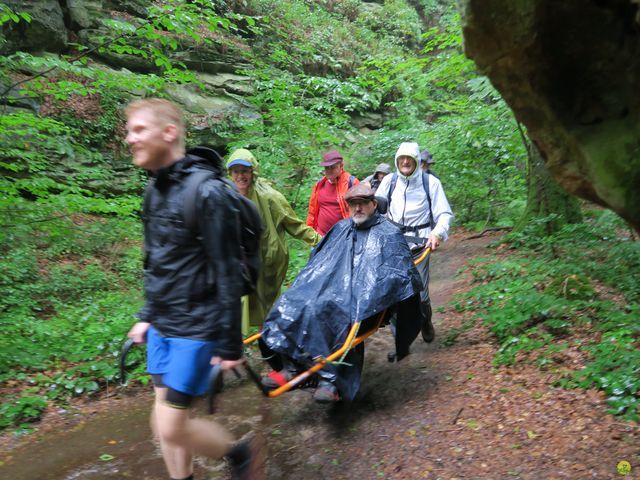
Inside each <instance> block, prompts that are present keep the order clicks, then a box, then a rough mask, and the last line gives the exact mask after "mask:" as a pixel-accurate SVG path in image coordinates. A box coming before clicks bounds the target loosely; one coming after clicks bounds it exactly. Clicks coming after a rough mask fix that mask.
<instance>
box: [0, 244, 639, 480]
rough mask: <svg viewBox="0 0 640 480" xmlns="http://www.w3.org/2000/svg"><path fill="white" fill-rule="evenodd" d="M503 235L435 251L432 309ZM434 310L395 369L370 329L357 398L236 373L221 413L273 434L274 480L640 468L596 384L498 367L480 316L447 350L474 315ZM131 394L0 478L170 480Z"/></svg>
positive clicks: (206, 468)
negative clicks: (330, 399)
mask: <svg viewBox="0 0 640 480" xmlns="http://www.w3.org/2000/svg"><path fill="white" fill-rule="evenodd" d="M494 239H495V236H494V237H483V238H480V239H474V240H468V241H463V240H462V238H461V235H459V236H454V237H453V238H452V239H450V240H449V242H447V244H446V245H445V246H444V248H442V249H441V250H440V251H438V252H437V253H436V254H434V255H433V258H432V267H431V272H432V279H431V284H430V286H431V288H430V290H431V296H432V302H433V304H434V305H435V306H436V308H437V307H438V306H446V305H447V302H448V301H449V299H450V298H451V296H452V295H453V294H454V293H456V292H458V291H461V290H465V289H467V288H468V287H469V284H470V281H469V279H468V278H467V279H465V276H464V275H462V276H460V275H457V272H458V271H459V270H460V269H462V267H463V265H464V263H465V262H466V261H467V260H469V259H471V258H474V257H476V256H478V255H483V254H485V253H487V251H486V249H485V246H486V245H487V244H488V243H489V242H490V241H491V240H494ZM434 319H435V325H436V331H437V332H438V337H437V341H436V342H434V344H432V345H427V344H425V343H423V342H422V340H421V339H418V340H416V342H415V343H414V345H413V346H412V355H410V356H409V357H407V358H406V359H405V360H403V361H402V362H400V363H397V364H391V363H388V362H387V352H388V351H390V350H391V349H392V339H391V336H390V334H389V332H388V331H385V330H384V329H383V330H381V331H380V332H378V333H377V334H376V335H374V336H373V337H371V339H370V340H369V341H368V342H367V344H366V354H365V368H364V375H363V379H362V386H361V390H360V392H359V394H358V396H357V398H356V400H355V401H354V402H353V403H351V404H349V405H340V406H335V407H326V406H321V405H317V404H315V403H314V402H313V401H312V399H311V392H309V391H294V392H291V393H288V394H285V395H284V396H282V397H279V398H276V399H271V400H269V399H265V398H263V397H262V396H261V394H260V393H259V392H258V390H257V389H256V388H255V386H254V385H253V384H251V383H249V382H248V381H240V382H239V381H237V380H231V381H230V382H228V385H227V388H226V390H225V392H223V394H222V395H221V396H220V398H219V400H220V401H219V404H218V412H217V413H216V414H215V415H214V416H213V418H214V419H216V420H217V421H220V422H221V423H223V424H224V425H226V426H228V427H229V428H230V429H231V430H232V431H234V432H235V433H236V435H237V436H242V435H244V434H246V433H248V432H254V433H256V434H257V435H258V436H259V437H260V438H262V439H264V441H265V444H266V448H265V454H266V458H267V461H266V467H265V474H266V477H267V478H268V479H270V480H276V479H277V480H280V479H285V480H286V479H292V480H293V479H296V480H298V479H303V480H324V479H331V480H342V479H344V480H370V479H383V478H385V479H394V480H409V479H411V480H412V479H434V480H436V479H483V480H484V479H490V480H491V479H504V478H513V479H535V480H538V479H555V478H557V479H564V478H567V479H576V478H579V479H584V478H596V479H601V478H607V479H608V478H612V479H613V478H620V475H619V474H618V473H617V471H616V466H617V464H618V463H619V462H620V461H629V462H630V464H631V465H632V467H633V468H634V472H633V473H634V474H635V473H636V471H635V469H636V468H637V469H640V447H638V445H640V434H639V432H638V429H637V426H635V425H632V424H625V423H622V422H621V421H619V420H618V419H617V418H615V417H612V416H611V415H609V414H607V413H606V404H605V402H604V399H603V396H602V394H601V393H600V392H595V391H586V392H585V391H567V390H563V389H559V388H554V387H552V385H551V383H552V376H551V375H550V373H549V372H542V371H540V370H539V369H538V368H536V367H535V366H528V365H523V366H517V367H513V368H509V369H507V368H501V369H496V368H495V367H494V366H493V365H492V360H493V356H494V355H495V351H496V347H495V345H494V344H493V341H492V339H491V337H490V336H489V335H488V334H487V332H486V331H484V329H483V328H482V327H481V325H476V327H474V328H473V329H472V330H469V331H468V332H465V333H464V334H462V335H460V337H459V338H458V341H457V342H456V344H455V345H453V346H451V347H446V348H445V347H443V346H442V345H441V344H440V343H439V340H440V341H441V340H442V338H444V337H445V336H446V333H447V331H451V329H452V328H454V327H460V325H461V324H462V322H464V321H467V320H468V318H466V317H464V316H463V314H457V313H455V312H453V311H451V310H450V309H449V310H447V311H446V313H438V311H437V310H436V312H435V314H434ZM575 368H579V365H578V366H575ZM130 393H131V392H130V391H129V394H125V395H119V396H116V397H114V398H112V399H110V400H108V401H107V402H101V405H103V408H99V409H97V410H96V412H97V413H91V412H89V413H87V411H86V408H85V409H84V410H83V413H82V414H80V415H79V416H78V417H77V418H79V419H80V420H78V419H76V420H72V421H66V422H65V421H62V422H59V425H60V427H59V429H58V430H57V431H53V430H51V429H49V430H46V429H44V428H43V429H42V430H41V431H42V432H45V433H44V434H43V435H42V438H41V439H39V440H37V441H31V442H29V443H27V444H26V445H23V446H20V447H15V448H13V449H12V450H11V451H9V452H4V454H3V455H2V461H3V462H4V464H3V465H2V466H0V478H2V479H5V478H6V479H12V480H31V479H43V480H48V479H51V480H54V479H55V480H72V479H86V480H111V479H127V478H131V479H142V480H145V479H146V480H164V479H166V478H167V477H166V474H165V470H164V466H163V464H162V459H161V457H160V455H159V452H158V450H157V449H156V446H155V445H154V443H153V441H152V440H151V434H150V430H149V427H148V421H147V416H148V412H149V408H150V404H151V401H152V398H151V395H150V393H147V392H138V393H135V394H130ZM200 411H201V412H203V413H202V415H204V405H201V406H200ZM65 429H68V430H69V431H64V430H65ZM195 473H196V478H197V479H198V480H202V479H207V480H222V479H227V478H228V471H227V469H226V465H225V464H224V463H222V462H215V461H210V460H202V459H198V461H197V463H196V467H195ZM633 478H636V477H635V476H634V477H633Z"/></svg>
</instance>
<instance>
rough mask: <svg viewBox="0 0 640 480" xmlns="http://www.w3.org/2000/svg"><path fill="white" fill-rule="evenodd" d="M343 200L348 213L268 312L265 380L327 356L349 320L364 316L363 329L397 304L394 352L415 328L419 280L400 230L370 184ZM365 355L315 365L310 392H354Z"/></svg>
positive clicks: (281, 378) (346, 395)
mask: <svg viewBox="0 0 640 480" xmlns="http://www.w3.org/2000/svg"><path fill="white" fill-rule="evenodd" d="M345 200H346V202H347V204H348V206H349V210H350V214H351V218H347V219H344V220H342V221H340V222H338V223H337V224H336V225H335V226H334V227H333V228H332V229H331V230H330V231H329V232H328V233H327V235H326V236H325V237H324V238H323V239H322V241H321V242H320V243H319V244H318V246H317V247H316V248H315V249H314V251H313V252H312V254H311V258H310V259H309V262H308V263H307V265H306V266H305V267H304V268H303V269H302V270H301V271H300V273H299V274H298V277H297V278H296V280H295V281H294V282H293V284H292V285H291V287H290V288H289V289H288V290H287V291H286V292H285V293H283V294H282V295H281V296H280V298H279V299H278V300H277V302H276V304H275V305H274V307H273V308H272V309H271V311H270V312H269V314H268V315H267V318H266V321H265V324H264V328H263V331H262V338H261V348H262V350H263V354H264V355H265V357H267V358H268V359H269V363H270V364H271V366H272V367H273V368H274V370H275V371H274V372H271V374H270V375H269V376H267V377H264V378H263V384H264V385H265V386H267V387H269V388H275V387H277V386H278V385H281V384H283V383H286V381H288V380H290V379H291V378H293V376H294V375H295V372H296V371H298V370H303V369H307V368H309V367H310V366H311V365H313V363H314V362H313V359H314V358H316V357H318V356H322V357H327V356H329V355H330V354H331V353H332V352H334V351H336V350H337V349H338V348H339V347H340V346H341V345H343V344H344V342H345V340H346V338H347V334H348V332H349V330H350V328H351V326H352V325H353V324H354V322H357V321H360V322H362V324H361V328H360V332H363V331H365V330H366V329H367V328H370V327H371V324H372V323H373V320H374V319H375V318H377V315H378V314H379V313H380V312H382V311H384V310H385V309H390V308H391V307H394V306H395V311H396V314H397V315H396V318H397V320H396V325H395V329H394V330H395V342H396V358H397V359H398V360H400V359H402V358H403V357H405V356H406V355H408V353H409V345H411V343H412V342H413V340H414V339H415V338H416V336H417V334H418V332H419V331H420V324H421V322H420V320H421V318H420V315H421V313H420V291H421V290H422V288H423V286H422V281H421V279H420V275H419V274H418V271H417V270H416V268H415V266H414V265H413V261H412V258H411V252H410V250H409V246H408V245H407V242H406V241H405V239H404V237H403V235H402V233H400V230H399V229H398V228H397V227H396V226H394V225H392V224H391V223H390V222H388V221H387V220H386V219H385V218H384V217H383V216H382V215H380V214H379V213H378V212H377V201H376V199H375V197H374V192H373V190H372V189H371V187H370V186H368V185H367V184H359V185H356V186H354V187H352V188H351V189H350V190H349V191H348V192H347V193H346V194H345ZM360 352H362V349H360ZM362 361H363V356H362V354H358V348H355V349H352V350H350V351H349V353H348V354H347V356H346V357H345V359H344V361H343V362H341V364H340V365H332V364H327V365H326V366H325V367H324V368H323V369H322V370H320V371H319V372H318V375H319V376H320V381H319V383H318V388H317V389H316V391H315V392H314V399H315V400H316V401H318V402H320V403H328V402H333V401H337V400H339V399H341V398H343V399H346V400H352V399H353V398H354V396H355V394H356V393H357V391H358V388H359V386H360V374H361V370H362Z"/></svg>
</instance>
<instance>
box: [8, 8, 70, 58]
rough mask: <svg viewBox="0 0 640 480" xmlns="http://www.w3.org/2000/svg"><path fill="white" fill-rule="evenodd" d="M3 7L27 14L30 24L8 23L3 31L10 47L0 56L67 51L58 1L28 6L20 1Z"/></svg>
mask: <svg viewBox="0 0 640 480" xmlns="http://www.w3.org/2000/svg"><path fill="white" fill-rule="evenodd" d="M4 3H5V4H6V5H7V6H8V7H9V8H11V9H12V10H14V11H18V12H27V13H28V14H29V15H30V16H31V22H29V23H26V22H19V23H13V22H7V23H5V24H4V25H3V26H2V28H3V33H4V35H5V37H6V39H7V43H6V44H5V45H3V47H2V52H0V53H7V52H11V51H15V50H18V49H20V50H25V51H27V52H34V51H35V52H37V51H44V50H46V51H48V52H60V51H62V50H63V49H64V48H65V47H66V45H67V30H66V27H65V24H64V14H63V11H62V7H61V6H60V3H59V2H58V1H57V0H38V1H37V2H30V3H29V4H28V5H25V2H21V1H18V0H5V1H4Z"/></svg>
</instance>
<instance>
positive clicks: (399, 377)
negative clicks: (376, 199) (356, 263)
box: [0, 241, 486, 480]
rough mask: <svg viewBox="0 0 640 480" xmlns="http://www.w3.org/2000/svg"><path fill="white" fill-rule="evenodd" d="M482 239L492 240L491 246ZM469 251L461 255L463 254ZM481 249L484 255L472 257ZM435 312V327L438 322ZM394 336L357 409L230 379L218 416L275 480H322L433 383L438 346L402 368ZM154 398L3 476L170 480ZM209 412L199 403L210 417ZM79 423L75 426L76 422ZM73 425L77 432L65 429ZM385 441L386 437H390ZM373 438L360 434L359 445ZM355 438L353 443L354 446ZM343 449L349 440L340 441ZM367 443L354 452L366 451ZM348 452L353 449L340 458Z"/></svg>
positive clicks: (70, 435)
mask: <svg viewBox="0 0 640 480" xmlns="http://www.w3.org/2000/svg"><path fill="white" fill-rule="evenodd" d="M483 243H486V241H485V242H483ZM463 247H465V246H464V245H463V246H460V245H459V243H458V242H455V241H454V242H450V246H445V248H442V249H441V251H439V252H438V253H437V254H436V255H434V256H433V258H432V260H431V261H432V266H431V272H432V273H431V295H432V301H433V302H434V304H435V305H442V304H444V303H446V301H447V300H448V297H449V296H450V292H451V285H452V282H453V277H454V274H455V272H456V270H457V269H458V268H459V267H460V266H461V265H462V261H463V258H467V257H468V256H469V252H464V253H465V254H463V255H456V250H457V249H460V248H463ZM460 253H462V252H460ZM474 253H476V252H475V251H474ZM437 316H438V314H437V313H436V322H437ZM392 345H393V344H392V338H391V335H390V333H389V332H388V331H386V329H382V330H381V331H380V332H378V333H377V334H376V335H375V336H374V337H372V338H371V340H370V341H368V342H367V344H366V355H365V357H366V364H365V369H364V375H363V381H362V388H361V391H360V393H359V395H358V397H357V398H356V400H355V401H354V402H353V403H351V404H349V405H339V406H335V407H334V406H330V407H327V406H321V405H317V404H315V403H314V402H313V400H312V399H311V391H304V390H302V391H294V392H291V393H288V394H285V395H284V396H282V397H279V398H276V399H265V398H263V397H262V396H261V395H260V393H259V392H258V390H257V389H256V388H255V386H254V385H253V384H251V383H250V382H248V381H237V380H234V379H232V380H231V381H230V382H227V386H226V389H225V392H224V393H223V394H222V395H220V397H219V399H218V407H217V413H216V414H215V415H214V416H213V417H212V418H213V419H215V420H216V421H219V422H221V423H222V424H224V425H225V426H227V427H228V428H230V429H231V430H232V431H233V432H234V433H236V435H237V436H242V435H244V434H246V433H247V432H255V433H257V434H258V435H260V436H261V437H262V438H264V439H265V440H266V442H265V443H266V445H267V447H266V452H265V453H266V456H267V458H268V461H267V465H266V470H267V477H268V478H270V479H287V478H291V479H294V478H295V479H300V478H304V479H323V478H327V477H326V475H325V474H326V472H324V470H325V468H324V467H325V466H326V464H327V463H328V464H329V465H333V466H337V465H338V464H339V462H340V461H342V460H338V459H337V458H335V453H337V452H336V451H335V448H336V439H342V440H345V439H349V438H351V437H353V436H354V434H355V433H356V432H358V431H359V430H360V426H361V425H362V424H366V423H367V422H368V421H369V417H370V415H371V414H372V413H373V412H377V413H378V414H381V413H384V412H385V411H386V410H393V406H394V405H396V404H398V403H403V402H406V401H407V400H408V399H410V398H412V397H413V396H415V395H416V393H417V390H416V388H415V386H416V384H420V385H421V388H420V390H423V389H424V388H425V386H426V387H427V389H428V386H429V385H430V384H431V383H433V382H434V376H433V366H432V365H429V362H428V356H426V355H425V354H426V353H427V352H428V351H429V349H430V348H433V347H431V346H427V345H426V344H424V343H423V342H422V340H421V339H418V340H416V342H415V344H414V347H413V351H415V352H416V354H415V355H413V356H412V357H409V358H408V359H407V360H404V361H403V362H401V363H399V364H390V363H388V361H387V352H389V351H391V350H392ZM151 401H152V398H151V395H146V394H143V395H136V396H133V397H129V396H126V395H125V396H123V397H122V398H121V399H119V400H112V401H111V402H110V403H111V407H110V409H109V410H107V411H103V412H100V413H98V414H95V415H93V416H92V417H91V418H88V419H86V420H83V421H81V422H79V423H77V424H75V425H74V426H73V427H65V426H64V425H63V426H61V428H60V430H59V431H57V432H55V433H53V432H52V433H50V434H48V435H47V436H46V437H45V438H44V439H42V440H40V441H37V442H35V443H31V444H28V445H25V446H23V447H18V448H16V449H14V450H13V451H11V452H10V453H9V455H8V456H6V457H5V458H4V461H5V463H4V465H3V466H2V467H0V476H1V477H2V478H7V479H9V478H11V479H13V480H21V479H24V480H27V479H41V480H48V479H51V480H73V479H86V480H107V479H109V480H110V479H120V478H135V479H147V480H152V479H153V480H155V479H165V478H166V474H165V470H164V466H163V464H162V460H161V457H160V454H159V451H158V449H157V448H156V445H155V444H154V442H153V441H152V440H151V435H150V430H149V426H148V413H149V408H150V404H151ZM204 410H205V406H204V404H203V405H201V406H200V411H201V412H202V414H203V415H204ZM72 424H73V422H72ZM67 428H70V430H69V431H61V430H66V429H67ZM381 435H382V436H379V437H378V439H382V440H384V434H381ZM365 440H366V441H367V442H369V443H371V440H372V439H365V438H354V440H353V441H355V442H357V444H362V443H364V442H365ZM348 441H351V440H348ZM340 443H342V441H341V442H340ZM360 448H361V445H357V446H356V449H357V450H360ZM341 453H345V452H341ZM196 473H197V478H206V479H210V480H214V479H223V478H227V470H226V467H225V465H224V463H222V462H213V461H209V460H204V459H199V460H198V462H197V465H196Z"/></svg>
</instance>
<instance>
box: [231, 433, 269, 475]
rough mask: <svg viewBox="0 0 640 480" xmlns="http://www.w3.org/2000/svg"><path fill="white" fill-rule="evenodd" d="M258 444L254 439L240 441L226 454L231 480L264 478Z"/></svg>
mask: <svg viewBox="0 0 640 480" xmlns="http://www.w3.org/2000/svg"><path fill="white" fill-rule="evenodd" d="M259 450H260V449H259V446H258V442H257V440H256V439H255V438H250V439H248V440H241V441H240V442H238V443H237V444H236V445H235V446H234V447H233V448H231V450H230V451H229V453H228V454H227V458H228V459H229V463H230V464H231V478H232V479H233V480H260V479H263V478H264V475H263V472H262V471H261V468H260V467H261V461H260V452H259Z"/></svg>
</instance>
